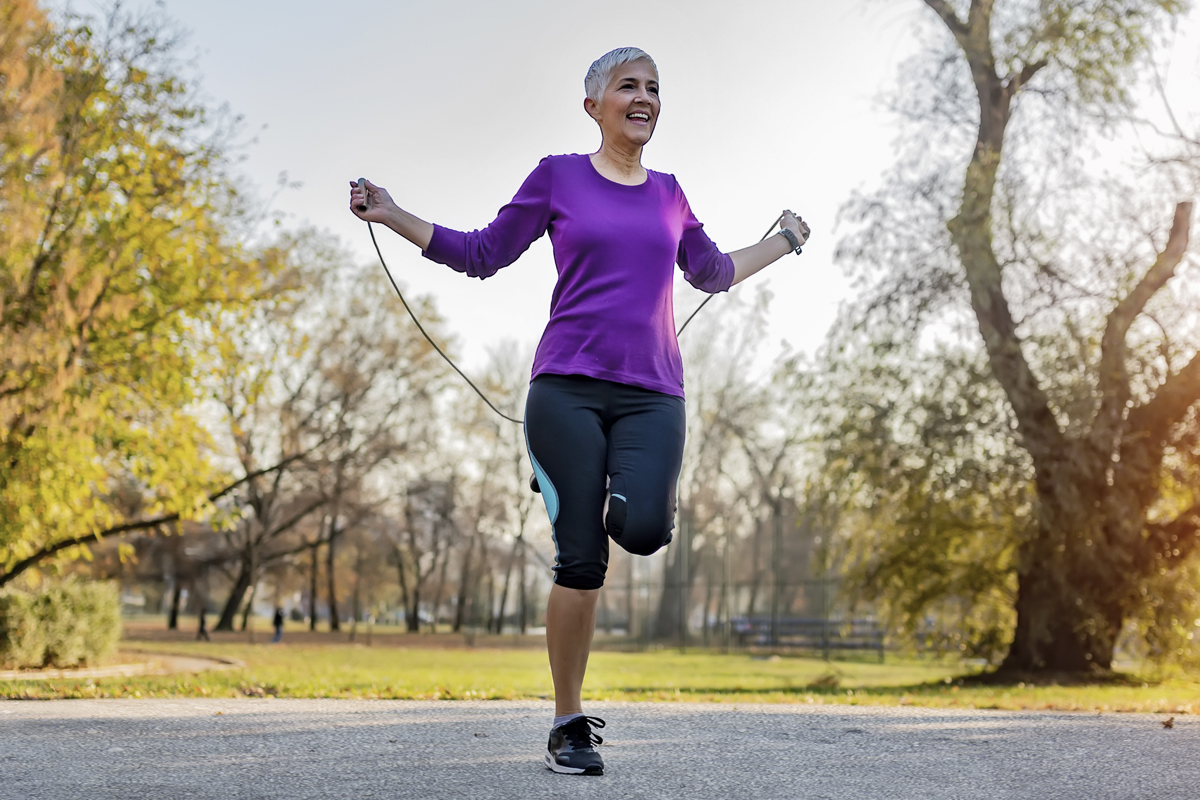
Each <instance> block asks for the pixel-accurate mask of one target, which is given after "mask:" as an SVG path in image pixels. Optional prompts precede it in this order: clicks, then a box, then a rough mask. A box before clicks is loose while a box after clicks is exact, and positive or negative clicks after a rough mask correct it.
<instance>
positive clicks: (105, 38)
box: [0, 0, 1200, 671]
mask: <svg viewBox="0 0 1200 800" xmlns="http://www.w3.org/2000/svg"><path fill="white" fill-rule="evenodd" d="M921 7H922V8H923V9H924V10H925V12H926V13H927V15H928V21H929V22H930V23H932V24H934V25H936V28H932V30H935V31H937V33H938V36H940V39H939V38H936V37H934V38H930V39H929V41H930V42H931V44H930V45H929V48H928V50H927V52H925V53H923V54H921V55H919V56H918V57H917V58H916V59H915V60H914V61H913V62H912V63H911V64H910V65H909V67H908V68H907V69H906V70H905V71H904V74H903V76H902V79H901V87H900V89H901V91H900V92H899V93H898V94H897V95H896V98H897V99H896V100H895V101H894V103H895V108H896V110H897V111H898V112H899V113H900V114H901V116H902V117H903V119H904V120H905V128H904V134H903V136H902V138H901V141H900V151H899V154H898V157H897V161H896V164H895V167H894V169H892V170H891V171H890V172H889V173H887V174H886V175H885V176H884V177H883V179H882V180H881V183H880V185H879V186H878V187H877V188H876V189H874V190H873V191H871V192H869V193H863V194H860V195H858V196H856V197H854V198H852V199H851V200H850V202H849V203H847V204H846V205H845V207H844V209H843V220H844V222H843V225H844V228H845V229H844V232H843V238H842V240H841V245H840V248H839V258H840V259H841V261H842V263H843V264H844V266H845V267H846V268H847V269H849V270H850V271H851V272H852V273H854V274H855V275H856V276H857V277H858V278H859V279H860V282H861V287H862V293H861V295H860V296H859V298H858V299H857V300H856V301H855V302H853V303H851V304H848V305H847V306H846V307H845V308H844V309H843V311H842V314H841V316H840V318H839V321H838V323H837V325H836V326H835V327H834V329H833V330H832V331H831V333H830V336H829V339H828V342H827V345H826V347H825V348H824V349H823V350H822V351H821V352H819V353H817V354H815V355H814V356H811V357H809V356H805V355H801V354H796V353H793V352H790V351H788V350H787V349H786V348H783V349H782V350H778V349H776V348H774V345H773V344H772V343H770V342H767V341H765V333H764V331H765V326H764V320H765V319H766V318H767V315H768V314H772V313H786V312H787V308H786V304H785V303H780V302H779V301H775V300H773V298H772V297H771V295H770V293H769V292H768V291H766V290H763V289H761V288H760V289H759V290H758V291H757V292H755V291H753V290H751V289H749V288H742V289H739V290H738V291H736V292H734V293H732V294H731V295H729V296H723V297H721V298H720V299H719V300H718V301H717V302H715V303H713V304H711V305H710V306H709V307H708V308H707V309H706V310H705V312H704V314H702V315H701V316H699V317H698V318H697V319H696V320H695V321H694V322H693V323H692V325H691V326H690V327H689V330H688V332H687V333H686V334H685V335H684V337H683V339H682V342H681V345H682V348H683V351H684V358H685V363H686V365H687V373H688V404H687V405H688V408H687V412H688V444H687V450H686V453H685V462H684V466H683V473H682V476H681V479H680V486H679V511H678V515H677V521H676V529H675V534H674V541H673V542H672V544H671V545H670V546H669V547H668V548H667V549H666V550H665V551H663V552H661V553H659V554H656V555H655V556H653V557H651V558H649V559H634V558H631V557H629V556H628V555H627V554H625V553H623V552H622V551H620V549H619V548H614V550H613V554H612V561H611V564H610V570H609V578H608V584H607V586H606V589H605V591H604V593H603V594H602V598H601V605H600V609H599V620H598V624H599V627H600V629H601V631H603V632H605V633H608V634H612V635H614V636H624V637H625V640H626V641H631V642H637V643H640V644H642V645H649V644H651V643H652V642H658V643H666V642H671V643H678V644H687V643H688V642H693V641H694V642H701V643H704V644H708V645H730V644H736V643H738V642H741V643H743V644H762V645H767V646H771V645H775V644H778V643H779V642H780V641H782V640H783V639H784V638H786V637H789V636H791V637H800V638H804V637H807V638H808V640H809V641H818V640H819V641H820V642H822V643H823V645H822V646H825V647H829V646H830V644H829V643H830V642H831V641H833V640H839V639H840V640H841V641H842V642H843V643H846V642H848V641H850V640H851V639H853V636H854V635H853V633H852V629H853V627H854V625H855V624H856V620H857V621H858V622H864V623H868V624H869V625H870V626H872V630H876V631H878V632H880V635H884V634H886V636H887V637H888V638H887V641H888V645H889V646H891V647H894V648H899V649H909V650H933V651H936V652H954V653H957V654H959V655H962V656H965V657H969V658H975V659H979V660H980V661H981V662H982V663H989V664H992V665H996V666H999V665H1003V666H1005V667H1006V668H1009V669H1012V670H1024V671H1030V670H1035V671H1036V670H1072V671H1075V670H1093V669H1099V670H1105V669H1107V668H1109V667H1110V666H1111V665H1112V663H1113V659H1114V657H1115V655H1116V654H1118V653H1125V654H1128V655H1130V656H1139V657H1141V656H1150V657H1154V658H1159V659H1175V660H1186V659H1188V658H1193V657H1195V656H1196V654H1197V645H1196V643H1195V637H1194V635H1193V634H1194V632H1195V628H1196V627H1197V625H1196V622H1197V621H1198V620H1200V588H1198V587H1200V584H1198V583H1197V571H1198V570H1200V566H1198V565H1200V561H1198V560H1197V559H1198V558H1200V556H1198V555H1197V554H1196V547H1195V544H1196V542H1197V536H1198V533H1197V526H1200V512H1198V511H1197V510H1196V509H1197V505H1196V502H1197V498H1196V496H1195V489H1194V488H1193V487H1195V486H1196V485H1197V481H1198V479H1200V469H1198V465H1197V460H1196V452H1197V443H1196V437H1197V435H1198V434H1197V432H1198V431H1200V428H1198V427H1197V414H1196V404H1197V402H1198V401H1200V384H1198V383H1197V381H1200V360H1198V359H1197V357H1196V354H1197V349H1198V348H1200V329H1198V328H1197V318H1196V316H1195V313H1194V309H1195V308H1196V307H1197V300H1198V299H1200V298H1197V297H1196V296H1195V281H1194V279H1191V278H1189V272H1188V271H1189V270H1194V268H1195V266H1196V263H1195V261H1196V259H1195V255H1194V247H1192V246H1191V244H1190V242H1189V235H1190V230H1191V225H1192V222H1193V208H1192V206H1191V203H1192V202H1193V201H1194V199H1195V197H1196V196H1197V194H1200V191H1198V190H1200V141H1198V134H1197V132H1195V131H1188V130H1186V129H1185V128H1183V127H1181V126H1180V125H1179V124H1178V123H1177V122H1176V120H1175V118H1174V116H1173V115H1171V114H1170V113H1169V108H1164V107H1163V105H1162V102H1161V100H1162V97H1163V92H1162V86H1161V79H1160V77H1159V75H1160V66H1161V65H1160V62H1159V60H1158V59H1159V53H1160V52H1161V51H1160V49H1159V48H1160V45H1161V43H1162V42H1163V41H1164V37H1165V36H1166V35H1167V34H1168V33H1169V31H1170V25H1171V23H1172V21H1173V20H1176V19H1178V18H1179V16H1180V15H1181V14H1183V13H1184V12H1185V11H1187V8H1188V6H1187V4H1185V3H1182V2H1174V1H1173V0H1159V1H1158V2H1134V0H1124V1H1123V2H1117V1H1116V0H1094V2H1087V3H1056V2H1049V3H1047V2H1032V0H1029V1H1028V2H1027V1H1026V0H1005V2H1000V3H992V2H985V1H984V0H958V1H957V2H949V1H947V2H938V1H937V0H925V2H924V4H923V6H921ZM0 22H3V25H2V27H0V457H2V458H0V586H2V585H4V584H11V585H13V586H20V587H22V588H24V589H32V588H34V587H35V586H36V585H37V584H38V582H39V581H40V580H41V578H42V577H43V576H46V575H56V574H61V573H80V574H88V575H91V576H93V577H96V578H116V579H118V580H119V581H120V583H121V585H122V587H123V589H124V593H123V598H124V602H125V604H126V606H127V607H129V606H131V605H133V604H136V603H140V604H142V605H140V606H137V607H140V608H142V609H144V610H154V611H162V612H163V613H165V614H167V617H168V624H169V625H170V626H172V627H174V626H177V625H178V624H179V618H180V615H183V614H189V613H194V612H195V611H197V610H199V609H200V608H205V609H208V610H209V611H210V612H211V613H213V614H214V618H215V620H216V622H215V627H216V628H218V629H225V630H235V629H238V628H242V629H249V631H250V633H251V634H252V632H253V622H252V620H253V617H254V615H255V614H269V613H270V611H271V609H272V608H274V607H282V608H284V609H285V611H286V612H287V613H288V614H289V615H291V616H292V617H293V618H294V619H297V620H307V623H308V625H309V627H310V628H312V629H317V628H318V627H325V628H328V629H332V630H342V629H344V628H346V627H347V626H349V628H350V635H354V636H356V637H357V636H358V635H360V633H361V631H360V629H359V626H360V625H362V624H365V623H368V622H371V623H374V622H383V621H388V622H391V623H393V624H395V625H397V626H398V627H399V628H400V629H403V630H404V631H407V632H412V633H422V632H428V631H434V630H441V631H457V632H460V633H463V634H466V635H467V636H475V635H476V634H478V633H482V632H485V631H490V632H492V633H497V634H498V633H508V632H516V631H528V630H530V629H531V628H537V627H538V626H539V625H540V624H541V619H540V615H541V610H542V608H543V603H544V598H545V595H546V591H547V589H548V585H549V580H550V575H551V572H550V567H551V566H552V561H553V545H552V543H551V541H550V536H549V525H548V524H547V522H546V518H545V514H544V513H543V510H542V506H541V498H540V497H539V496H537V495H534V494H532V493H531V492H530V491H529V490H528V487H527V480H528V476H529V473H530V467H529V464H528V457H527V455H526V452H525V447H524V438H523V433H522V431H521V429H520V427H519V426H516V425H513V424H511V423H508V422H505V421H503V420H500V419H499V418H498V417H496V416H495V415H494V414H492V412H491V411H490V410H489V409H487V408H486V406H484V404H483V403H482V402H481V401H480V400H479V399H478V398H477V397H476V396H475V395H474V394H473V393H472V392H471V391H470V390H469V389H468V388H466V387H464V386H463V385H462V384H461V383H460V382H459V381H458V379H457V376H454V375H452V374H450V373H448V371H447V368H446V367H445V365H444V362H442V361H441V360H440V359H439V358H438V357H437V355H436V354H435V353H434V352H433V351H432V349H431V348H430V347H429V345H428V343H427V342H426V341H425V340H424V339H423V338H422V337H421V336H420V335H419V333H418V332H417V331H416V330H415V328H413V327H412V326H411V325H410V324H409V323H408V321H407V320H406V319H405V318H404V317H403V316H402V314H401V312H400V309H399V307H398V305H397V304H395V303H394V301H393V298H392V297H391V296H390V294H391V290H390V287H389V286H388V285H387V284H386V283H385V282H384V281H383V280H382V276H381V275H380V274H379V273H378V272H377V269H378V268H377V266H376V265H374V264H370V265H367V266H362V265H358V264H355V263H353V258H352V256H351V255H349V254H348V253H347V252H346V251H345V249H344V248H343V247H342V246H341V245H340V244H339V243H338V242H336V241H334V240H332V239H331V237H329V236H327V235H326V234H323V233H322V232H321V231H319V230H315V229H310V228H306V227H303V226H296V227H295V228H294V229H292V230H285V229H284V228H283V227H282V226H271V225H268V224H264V223H266V222H269V220H267V219H265V218H264V217H263V214H262V213H259V212H254V211H252V209H253V208H255V207H256V202H257V201H256V199H255V198H254V197H252V196H249V195H248V194H247V193H245V192H243V191H239V190H238V189H237V188H236V185H237V175H236V169H235V166H234V164H235V160H236V147H234V146H233V145H232V144H231V142H232V141H233V134H234V133H236V130H237V128H236V124H235V122H234V121H233V120H230V119H227V118H226V117H224V116H223V115H221V114H217V113H215V112H213V111H212V110H211V109H210V108H208V107H207V106H206V105H205V104H204V102H202V101H201V100H200V99H199V95H198V93H197V87H196V85H195V82H194V81H193V80H192V79H191V78H190V77H189V75H188V73H187V71H186V70H185V69H184V68H182V67H181V66H180V65H179V64H178V63H177V62H176V60H175V54H176V51H177V48H178V41H177V39H176V38H175V37H174V36H173V35H172V33H171V27H170V24H169V21H167V20H165V19H163V18H161V17H157V16H153V15H151V16H146V17H142V16H137V15H130V14H128V13H126V12H124V11H121V10H120V8H116V9H115V10H114V11H113V12H112V13H111V14H110V15H109V16H108V17H107V18H106V19H100V20H97V19H89V18H84V17H77V16H72V15H70V14H63V15H59V16H57V17H54V18H48V17H47V16H46V15H45V14H44V13H43V12H42V11H41V10H40V9H39V7H38V6H37V5H36V3H33V2H30V1H29V0H0ZM1134 137H1136V138H1137V140H1138V142H1139V143H1140V145H1139V146H1140V150H1139V149H1138V148H1133V147H1131V146H1130V145H1129V142H1130V141H1131V140H1132V139H1133V138H1134ZM1114 153H1115V154H1119V155H1118V157H1116V158H1114V157H1113V154H1114ZM695 302H696V300H695V297H694V293H691V292H690V290H688V289H686V288H684V289H681V293H680V296H679V297H678V298H677V305H678V308H679V309H680V310H681V312H682V311H683V310H685V309H690V308H692V307H694V305H693V304H694V303H695ZM415 304H416V306H417V308H418V313H419V314H420V315H421V317H422V319H423V320H424V321H425V323H426V326H427V327H428V328H429V330H430V331H431V333H432V334H433V335H434V336H435V338H437V339H438V340H439V342H441V343H443V344H444V345H445V346H447V347H448V348H449V349H450V350H451V351H452V352H453V350H454V345H455V342H454V341H453V338H452V337H451V336H449V334H448V332H447V331H446V330H445V329H444V326H443V325H442V323H441V321H440V320H439V317H438V313H437V308H436V307H435V306H434V304H433V303H432V301H431V300H429V299H427V298H418V299H416V301H415ZM680 318H681V319H682V318H683V317H682V313H681V316H680ZM531 361H532V353H531V352H530V351H529V350H528V349H526V348H524V347H522V346H521V345H520V344H517V343H512V342H503V341H501V342H497V343H495V344H494V345H493V347H492V348H491V349H490V350H489V355H488V360H487V362H486V363H485V364H484V365H482V367H481V368H480V369H478V370H477V371H475V370H473V371H472V372H473V373H475V374H476V377H477V378H478V382H479V383H480V385H481V387H482V388H483V389H484V391H485V392H486V393H487V394H488V396H489V397H490V398H491V399H492V400H493V402H495V403H496V404H497V405H498V407H500V408H501V409H502V410H504V411H505V413H507V414H509V415H511V416H514V417H519V416H520V415H521V411H522V408H523V404H524V395H525V390H526V386H527V382H528V375H529V369H530V364H531ZM814 623H815V624H817V627H813V624H814ZM872 635H874V634H872ZM872 641H875V640H872ZM872 646H873V645H872Z"/></svg>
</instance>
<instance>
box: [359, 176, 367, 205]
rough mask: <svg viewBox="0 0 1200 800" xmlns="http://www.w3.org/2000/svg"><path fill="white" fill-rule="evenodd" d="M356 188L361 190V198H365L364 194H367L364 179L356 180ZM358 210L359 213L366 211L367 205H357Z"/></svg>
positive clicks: (365, 180)
mask: <svg viewBox="0 0 1200 800" xmlns="http://www.w3.org/2000/svg"><path fill="white" fill-rule="evenodd" d="M358 188H360V189H362V190H363V196H364V197H366V193H367V179H366V178H359V179H358ZM358 210H359V211H366V210H367V204H366V203H360V204H359V205H358Z"/></svg>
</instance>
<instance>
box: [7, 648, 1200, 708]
mask: <svg viewBox="0 0 1200 800" xmlns="http://www.w3.org/2000/svg"><path fill="white" fill-rule="evenodd" d="M126 646H128V647H130V648H131V649H138V650H143V651H157V652H164V653H175V654H180V655H207V656H220V657H224V658H233V659H237V660H239V661H241V662H243V663H244V664H245V666H244V667H240V668H235V669H230V670H222V671H212V672H203V673H198V674H193V675H174V676H146V677H135V678H105V679H94V680H88V679H72V680H53V681H0V698H7V699H43V698H47V699H48V698H73V697H240V696H253V697H264V696H270V697H352V698H391V699H423V700H468V699H469V700H492V699H497V700H500V699H502V700H519V699H544V698H548V697H550V694H551V683H550V671H549V668H548V667H547V665H546V656H545V653H544V652H542V651H540V650H537V649H529V648H521V649H498V648H483V647H480V648H446V647H417V646H414V647H404V648H396V647H365V646H363V645H353V644H311V643H299V644H287V643H285V644H281V645H269V644H245V643H233V642H214V643H196V642H127V643H126ZM585 698H586V699H589V700H634V701H639V700H653V701H685V702H686V701H709V702H725V703H820V704H825V703H841V704H850V705H867V704H870V705H878V704H885V705H919V706H933V707H939V708H951V707H953V708H999V709H1054V710H1070V711H1093V712H1095V711H1144V712H1162V713H1172V714H1190V713H1200V679H1197V678H1196V677H1194V676H1192V677H1187V678H1185V677H1172V678H1168V679H1159V680H1155V681H1148V680H1147V681H1145V682H1143V681H1142V680H1140V679H1137V678H1134V677H1132V676H1130V677H1129V678H1128V680H1125V681H1122V682H1118V683H1110V684H1102V685H1083V686H1074V685H1073V686H1066V685H1062V686H1060V685H1041V686H1033V685H1025V684H1015V685H996V686H992V685H980V684H976V683H973V682H972V681H971V680H970V676H969V670H966V669H964V668H963V666H962V665H960V664H956V663H954V662H950V661H947V662H936V661H902V660H889V662H888V663H887V664H876V663H866V662H846V661H839V662H832V663H827V662H825V661H821V660H819V659H808V658H789V657H783V658H770V659H765V658H762V657H759V658H755V657H753V656H750V655H746V654H731V655H726V654H720V653H706V652H698V651H689V652H688V653H686V654H681V653H679V652H678V651H674V650H660V651H653V652H643V653H618V652H596V653H593V654H592V657H591V661H590V663H589V668H588V679H587V684H586V688H585Z"/></svg>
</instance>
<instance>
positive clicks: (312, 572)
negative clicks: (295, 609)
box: [308, 539, 321, 631]
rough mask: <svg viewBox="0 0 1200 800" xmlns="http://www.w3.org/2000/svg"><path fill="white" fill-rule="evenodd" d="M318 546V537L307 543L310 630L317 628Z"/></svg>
mask: <svg viewBox="0 0 1200 800" xmlns="http://www.w3.org/2000/svg"><path fill="white" fill-rule="evenodd" d="M320 547H321V540H320V539H317V541H315V542H313V543H312V544H310V545H309V548H310V550H311V555H312V559H311V562H310V563H309V571H308V629H309V630H310V631H315V630H316V629H317V573H318V571H319V568H320V566H319V565H320V562H319V560H318V553H317V551H318V550H319V549H320Z"/></svg>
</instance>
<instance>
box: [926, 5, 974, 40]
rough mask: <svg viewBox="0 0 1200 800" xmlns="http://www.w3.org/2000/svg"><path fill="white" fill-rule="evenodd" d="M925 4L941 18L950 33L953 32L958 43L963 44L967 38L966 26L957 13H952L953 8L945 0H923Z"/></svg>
mask: <svg viewBox="0 0 1200 800" xmlns="http://www.w3.org/2000/svg"><path fill="white" fill-rule="evenodd" d="M925 5H927V6H929V7H930V8H932V9H933V10H934V11H935V12H937V15H938V16H939V17H941V18H942V22H944V23H945V24H946V27H947V28H949V29H950V33H952V34H954V38H955V39H957V40H958V42H959V44H963V43H964V42H965V41H966V38H967V26H966V24H965V23H964V22H963V21H962V20H960V19H959V18H958V14H956V13H954V9H953V8H951V7H950V4H949V3H947V2H946V0H925Z"/></svg>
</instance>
